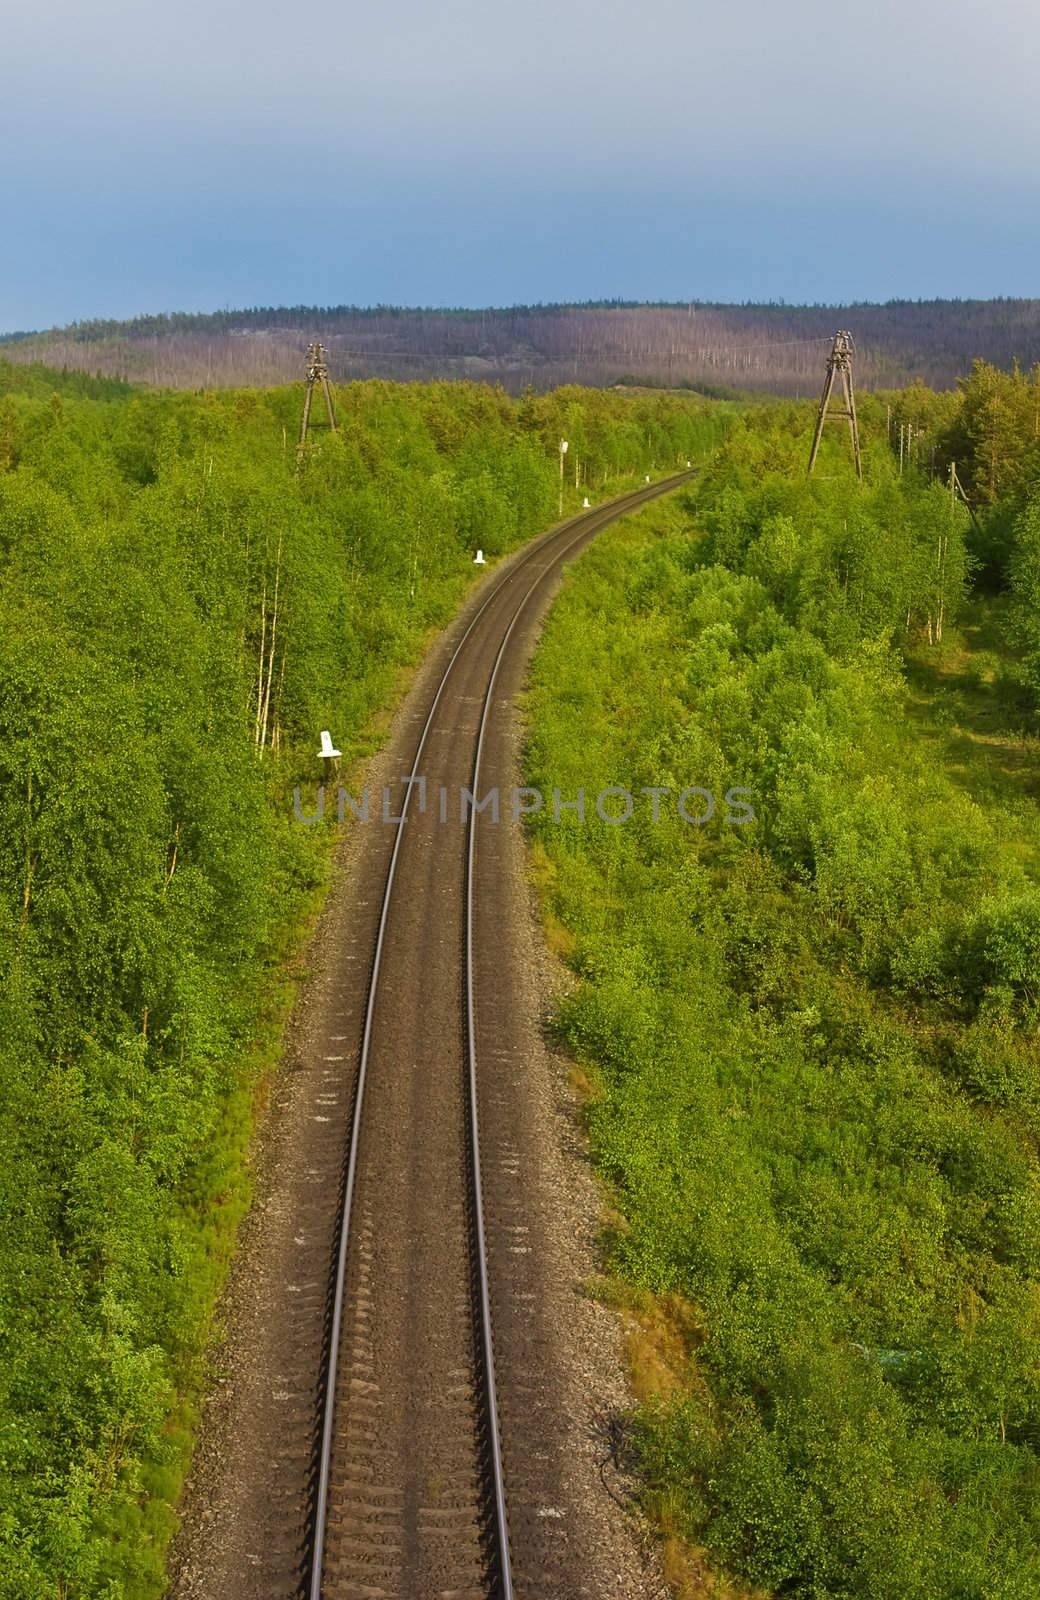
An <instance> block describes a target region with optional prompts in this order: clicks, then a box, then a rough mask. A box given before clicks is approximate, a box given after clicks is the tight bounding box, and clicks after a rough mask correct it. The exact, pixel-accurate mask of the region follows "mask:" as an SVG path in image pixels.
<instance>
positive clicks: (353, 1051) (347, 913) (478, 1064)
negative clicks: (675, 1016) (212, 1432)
mask: <svg viewBox="0 0 1040 1600" xmlns="http://www.w3.org/2000/svg"><path fill="white" fill-rule="evenodd" d="M689 476H690V474H689V473H683V474H680V475H679V476H677V477H673V478H669V479H667V480H664V481H662V482H659V483H656V484H653V485H650V486H644V487H642V488H640V489H638V490H635V491H633V492H632V493H630V494H627V495H623V496H621V497H620V498H618V499H616V500H614V501H611V502H610V503H608V504H607V505H605V506H602V507H599V508H597V509H596V510H594V511H592V512H588V513H585V514H583V515H581V516H578V517H575V518H573V519H571V520H570V521H569V522H566V523H564V524H562V525H561V526H560V527H558V528H556V529H553V530H551V531H550V532H549V533H548V534H546V535H543V536H542V537H541V538H540V539H538V540H536V541H535V542H534V543H533V544H532V545H530V546H528V547H527V548H526V549H525V550H524V551H522V552H521V553H520V554H518V555H517V556H515V557H514V558H513V559H512V560H511V561H510V562H509V563H508V564H506V565H505V566H504V567H503V568H502V569H500V571H499V572H498V573H496V574H494V575H492V576H491V577H490V579H489V584H490V587H488V588H487V589H486V592H484V591H481V592H478V595H477V596H476V597H475V598H474V600H473V601H472V602H471V603H470V605H469V607H468V608H467V610H466V611H465V612H464V613H463V616H462V618H461V619H460V622H459V623H458V624H457V625H456V629H455V632H454V635H453V636H449V637H448V639H447V641H446V643H445V646H444V658H443V660H442V662H441V666H440V669H439V670H438V673H437V675H436V677H434V678H433V679H432V680H431V681H430V689H429V691H428V692H427V694H426V696H425V703H420V705H419V706H418V708H417V709H416V710H415V712H414V721H413V723H412V734H411V741H412V742H411V746H410V750H411V754H410V756H409V757H406V760H405V763H404V764H403V767H402V769H401V770H400V777H401V780H402V781H401V782H400V783H399V784H398V785H397V788H396V798H397V807H396V814H395V813H393V812H392V813H391V818H392V826H383V825H382V820H381V819H379V818H378V816H377V815H375V816H373V820H372V821H371V822H370V823H369V825H368V827H367V829H364V830H355V834H356V833H357V832H361V831H363V832H364V838H363V840H362V841H361V855H360V861H359V870H358V873H357V874H356V883H357V889H356V894H355V896H354V897H353V899H352V901H351V902H350V904H349V905H348V906H347V907H345V909H344V912H343V914H342V916H341V918H340V920H339V922H338V923H337V924H336V926H335V928H334V931H333V937H334V938H335V940H336V943H335V948H334V949H332V950H331V952H330V953H329V955H328V959H327V962H326V965H327V968H328V971H329V972H330V974H331V975H332V976H331V981H330V987H329V989H328V992H327V995H326V997H325V1001H324V1003H323V1006H322V1008H321V1010H320V1014H319V1019H318V1025H317V1026H318V1034H317V1036H316V1039H315V1041H314V1042H313V1045H312V1048H315V1049H317V1050H319V1051H320V1052H321V1055H320V1063H321V1074H320V1080H319V1082H318V1084H317V1089H316V1092H315V1093H314V1095H313V1101H312V1109H311V1110H310V1111H309V1113H308V1115H309V1118H310V1124H311V1132H310V1134H309V1135H308V1142H307V1148H308V1162H309V1165H308V1167H307V1170H306V1171H305V1172H303V1173H301V1174H300V1175H299V1178H298V1189H297V1191H296V1193H295V1194H293V1195H291V1196H290V1197H289V1199H288V1205H289V1207H290V1208H291V1217H292V1220H291V1228H292V1230H293V1231H292V1245H291V1249H292V1251H293V1252H295V1253H294V1254H293V1255H292V1256H291V1257H288V1256H287V1257H286V1260H287V1267H286V1277H287V1279H288V1281H287V1282H285V1285H284V1296H282V1297H281V1299H282V1301H283V1305H276V1304H274V1303H272V1307H271V1311H270V1317H269V1329H268V1332H269V1334H270V1349H269V1351H268V1352H267V1355H266V1359H268V1360H270V1361H271V1362H272V1372H273V1376H274V1380H275V1383H276V1385H277V1387H276V1388H275V1389H273V1390H272V1391H271V1398H270V1400H269V1401H268V1402H267V1403H268V1405H269V1406H270V1407H271V1408H272V1416H273V1417H274V1422H273V1425H272V1426H271V1427H268V1428H267V1430H266V1431H267V1433H268V1434H269V1435H272V1436H273V1437H274V1438H275V1439H276V1444H275V1446H274V1448H273V1449H272V1452H271V1457H270V1459H269V1460H266V1461H264V1462H261V1463H257V1467H256V1473H255V1478H254V1480H253V1484H254V1487H253V1488H252V1490H251V1493H252V1494H253V1500H254V1503H253V1504H252V1505H250V1506H247V1507H245V1515H244V1518H243V1519H242V1520H243V1521H244V1522H245V1523H247V1524H248V1523H253V1524H255V1529H254V1528H251V1529H250V1531H249V1539H250V1541H251V1543H250V1547H249V1550H248V1553H247V1555H246V1560H247V1561H248V1562H249V1563H250V1564H251V1566H252V1568H253V1572H252V1576H251V1577H250V1576H249V1575H248V1574H247V1575H245V1579H244V1581H242V1582H241V1585H240V1586H239V1587H238V1588H237V1590H236V1593H238V1594H241V1595H243V1596H246V1595H250V1596H251V1595H253V1594H254V1593H257V1594H262V1595H263V1596H264V1597H265V1600H276V1597H277V1600H282V1597H284V1600H290V1597H292V1600H303V1597H306V1600H514V1597H515V1600H578V1597H579V1596H584V1595H585V1594H586V1593H587V1592H588V1591H587V1589H586V1587H585V1585H584V1581H583V1577H582V1557H581V1539H580V1535H579V1534H578V1533H577V1532H576V1529H575V1525H574V1523H575V1519H574V1518H573V1517H572V1516H570V1515H569V1514H568V1511H567V1504H566V1492H565V1490H564V1488H563V1487H562V1476H561V1470H560V1465H559V1461H558V1455H559V1433H560V1419H559V1409H558V1396H557V1395H556V1392H555V1390H554V1386H553V1374H552V1365H553V1362H552V1353H553V1349H554V1344H553V1337H554V1330H553V1329H552V1328H550V1327H548V1326H547V1324H546V1317H545V1314H544V1312H543V1307H542V1304H541V1302H542V1300H543V1298H544V1297H543V1295H542V1293H541V1292H540V1291H541V1287H542V1280H541V1278H540V1254H541V1237H542V1234H541V1229H542V1227H543V1223H542V1222H540V1221H539V1213H538V1208H539V1205H543V1207H544V1198H545V1197H543V1196H539V1195H538V1194H537V1193H536V1192H535V1186H534V1185H530V1186H528V1184H527V1179H528V1178H529V1176H530V1171H531V1163H530V1162H529V1159H528V1157H529V1150H528V1144H527V1143H526V1142H525V1137H526V1136H525V1132H524V1124H525V1119H526V1117H527V1107H526V1095H527V1087H526V1076H525V1062H524V1060H523V1059H522V1050H520V1049H519V1048H518V1047H517V1045H516V1037H517V1029H516V1026H515V1019H514V1016H513V1010H512V1008H513V1006H514V1004H515V999H514V993H515V989H516V973H517V964H518V957H517V953H516V950H515V948H514V947H513V945H512V943H511V939H512V935H511V923H512V922H514V921H515V918H511V917H510V915H509V914H508V912H509V899H510V885H512V884H513V883H515V879H514V878H513V877H512V876H511V874H512V873H513V871H514V866H515V864H514V863H512V860H511V856H510V851H511V850H512V849H515V829H514V827H513V824H512V821H511V819H510V817H509V812H508V803H506V804H505V805H504V806H503V810H502V813H501V820H500V821H499V822H497V823H496V822H495V820H494V818H493V816H492V814H491V811H490V808H489V809H486V810H484V811H477V810H476V809H474V808H471V807H470V808H467V814H466V815H464V816H463V815H462V811H461V808H460V806H459V795H460V792H461V791H462V790H463V789H465V790H468V791H471V792H472V793H473V794H478V795H481V794H486V793H487V791H488V790H489V789H490V788H492V787H494V786H496V785H500V786H504V787H508V786H509V785H511V784H512V783H513V782H514V781H515V780H514V775H513V773H512V771H511V765H512V759H513V757H512V745H511V742H510V740H511V736H512V730H511V727H510V721H509V718H510V707H511V702H512V699H513V696H514V695H515V693H516V691H517V690H518V689H519V688H520V687H521V685H522V682H523V675H524V671H525V669H526V665H527V661H528V659H529V656H530V652H531V649H532V648H533V643H534V638H535V634H536V630H537V626H538V623H539V621H540V618H541V616H542V614H543V613H544V610H545V608H546V606H547V605H548V603H549V600H550V598H551V595H552V593H553V590H554V587H555V585H556V583H557V582H558V579H559V576H560V572H561V568H562V566H563V563H564V562H565V560H566V559H567V557H568V556H571V555H573V554H575V553H576V552H577V551H579V550H580V549H581V548H582V547H583V546H584V545H585V544H587V543H588V542H589V541H590V540H591V539H592V538H593V537H594V536H595V535H596V534H597V533H598V532H600V531H601V529H603V528H604V527H606V526H607V525H608V524H609V523H611V522H613V521H616V520H617V519H618V518H620V517H622V516H624V515H625V514H626V513H628V512H631V511H635V510H637V509H638V508H639V507H640V506H642V505H644V504H645V503H646V502H648V501H650V500H651V499H654V498H656V497H657V496H658V495H660V494H663V493H666V492H668V491H670V490H672V489H674V488H676V487H678V486H679V485H680V484H681V483H682V482H684V481H685V480H686V479H687V478H688V477H689ZM404 737H405V738H407V733H406V734H405V736H404ZM405 748H406V747H405ZM409 760H410V772H409V770H408V762H409ZM391 770H392V769H391ZM396 775H397V774H395V776H396ZM406 776H410V777H411V778H412V779H413V780H414V781H413V782H412V783H410V784H406V783H405V781H404V779H405V777H406ZM419 779H424V780H425V787H424V788H423V787H420V784H419V782H418V780H419ZM442 790H443V792H444V793H445V795H446V796H447V803H445V802H444V801H442V800H441V799H440V794H441V791H442ZM373 800H374V802H375V804H374V806H373V810H374V811H378V809H379V808H378V799H377V797H376V796H373ZM514 893H515V891H514ZM550 1204H551V1197H550ZM274 1363H277V1370H275V1369H274ZM220 1588H221V1585H219V1584H218V1589H220Z"/></svg>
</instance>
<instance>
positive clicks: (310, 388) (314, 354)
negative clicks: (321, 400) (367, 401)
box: [300, 342, 336, 450]
mask: <svg viewBox="0 0 1040 1600" xmlns="http://www.w3.org/2000/svg"><path fill="white" fill-rule="evenodd" d="M327 356H328V351H327V350H326V348H325V346H324V345H323V344H318V343H317V342H315V343H314V344H312V345H311V346H310V347H309V348H308V350H307V392H306V394H305V395H304V397H303V419H302V421H301V422H300V449H301V450H302V449H303V447H304V445H305V444H306V443H307V428H308V425H309V423H310V420H311V400H312V399H313V397H314V389H315V385H316V384H319V383H320V384H321V392H322V394H323V395H324V396H325V410H326V411H327V412H328V417H329V428H330V429H331V431H332V432H333V433H335V431H336V413H335V411H333V409H332V390H331V389H330V388H329V367H328V362H327V360H326V357H327Z"/></svg>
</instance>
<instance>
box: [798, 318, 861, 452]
mask: <svg viewBox="0 0 1040 1600" xmlns="http://www.w3.org/2000/svg"><path fill="white" fill-rule="evenodd" d="M855 350H856V347H855V345H854V344H853V342H852V335H851V333H849V332H848V330H847V329H844V328H842V329H839V331H838V332H837V333H836V334H835V335H834V346H833V348H832V350H831V353H830V356H829V357H828V359H827V376H826V377H825V378H824V380H823V393H822V394H821V396H820V409H819V411H818V412H817V414H816V432H815V433H814V434H813V442H812V450H811V451H810V452H809V471H810V472H812V470H813V468H814V467H815V465H816V455H817V452H818V451H819V448H820V440H821V439H822V438H823V425H824V423H825V422H826V421H827V414H828V410H829V408H830V403H831V394H832V393H833V390H834V380H835V378H838V377H840V378H841V392H842V395H843V397H844V400H845V405H844V407H843V409H842V410H840V411H835V412H833V413H832V414H833V415H834V416H835V417H846V418H847V419H848V424H849V435H850V437H851V439H852V455H853V459H854V460H855V463H856V476H857V478H859V479H860V480H862V478H863V462H862V461H861V459H860V453H859V422H858V421H857V419H856V393H855V390H854V388H853V385H852V357H853V355H854V354H855Z"/></svg>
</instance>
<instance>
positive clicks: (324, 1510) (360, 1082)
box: [309, 471, 693, 1600]
mask: <svg viewBox="0 0 1040 1600" xmlns="http://www.w3.org/2000/svg"><path fill="white" fill-rule="evenodd" d="M692 476H693V474H692V472H689V471H687V472H682V473H678V474H676V475H674V476H672V477H670V478H666V479H659V480H658V482H657V483H655V484H653V485H651V486H649V487H645V486H644V487H641V488H639V489H636V490H631V491H630V492H629V493H628V494H626V495H619V496H618V498H617V499H616V500H612V501H608V502H607V504H606V505H604V506H598V507H597V508H596V510H595V511H592V512H590V513H588V514H586V515H585V516H579V517H573V518H570V519H569V520H568V521H567V522H565V523H564V524H563V525H562V526H561V527H557V528H552V529H550V530H549V531H548V532H547V533H545V534H544V535H542V537H541V538H539V539H537V540H535V541H534V543H533V544H532V546H531V548H530V549H529V550H528V551H527V552H526V554H525V555H524V556H522V557H521V559H520V560H519V561H516V562H513V563H512V564H511V565H510V566H509V567H508V568H507V569H506V570H505V571H504V572H503V573H502V576H501V577H500V579H499V581H498V582H497V583H496V584H495V586H494V588H492V589H491V591H490V593H489V594H488V595H487V597H486V598H485V599H484V601H483V602H482V603H481V605H480V606H479V608H478V609H477V611H476V612H475V613H474V615H473V617H472V618H471V619H470V622H469V624H468V626H467V627H466V630H465V632H464V633H463V635H462V637H461V638H460V640H459V642H458V644H457V645H456V646H455V649H454V650H453V652H452V654H451V658H450V659H449V661H448V664H447V666H446V667H445V669H444V672H443V674H442V676H441V680H440V682H439V684H438V686H437V692H436V694H435V695H434V697H433V700H432V702H431V705H430V709H429V713H428V714H427V717H426V721H425V722H424V724H423V728H422V732H421V734H420V736H419V742H418V744H417V746H416V750H415V756H414V757H413V760H412V770H411V772H410V774H409V776H408V778H407V779H406V780H404V781H406V782H407V784H408V787H407V790H406V792H405V796H404V800H403V802H402V804H401V815H400V817H399V818H398V819H397V831H396V833H395V835H394V844H393V850H392V852H391V855H390V864H389V867H388V868H387V875H386V883H385V886H384V889H383V901H382V906H381V908H380V913H379V924H378V929H377V932H376V943H375V952H374V954H373V958H372V967H371V975H370V978H369V989H368V998H367V1002H366V1006H365V1021H364V1029H363V1033H362V1040H361V1053H360V1057H359V1061H358V1073H357V1080H356V1083H355V1088H354V1109H353V1116H352V1119H351V1132H350V1149H349V1155H348V1160H347V1175H346V1181H345V1184H344V1195H343V1203H342V1207H341V1210H340V1226H339V1247H338V1251H337V1258H336V1279H335V1287H334V1291H333V1306H332V1325H331V1330H330V1334H329V1344H328V1351H327V1355H326V1362H325V1367H326V1383H325V1402H324V1408H323V1420H322V1434H321V1446H320V1453H319V1461H318V1492H317V1499H316V1503H315V1510H314V1524H313V1525H314V1537H313V1543H312V1550H311V1575H310V1587H309V1600H322V1589H323V1571H322V1569H323V1565H324V1554H325V1529H326V1520H327V1515H328V1501H329V1485H330V1481H331V1476H332V1443H333V1432H334V1428H335V1420H336V1416H335V1414H336V1367H337V1364H338V1356H339V1345H340V1337H341V1333H342V1326H343V1309H344V1298H345V1292H346V1278H347V1257H348V1252H349V1245H350V1224H351V1216H352V1209H353V1201H354V1189H355V1184H356V1179H357V1166H358V1151H359V1148H360V1143H361V1124H362V1114H363V1110H364V1098H365V1083H366V1079H367V1075H368V1062H369V1055H370V1051H371V1044H372V1032H373V1024H374V1018H375V1006H376V992H377V989H378V984H379V972H380V967H381V964H382V955H383V945H384V941H385V938H386V928H387V922H388V919H389V912H390V900H391V894H392V891H393V885H394V878H395V875H396V872H397V861H398V857H399V855H400V851H401V843H402V840H403V837H404V825H405V822H406V820H407V816H408V809H409V803H410V801H411V797H412V789H413V787H414V785H415V783H416V782H417V781H418V779H419V776H420V774H419V763H420V761H421V760H422V754H423V751H424V749H425V748H426V740H427V737H428V735H429V732H430V728H431V726H432V724H433V719H434V716H435V714H436V711H437V707H438V705H439V704H440V700H441V696H442V695H443V693H444V689H445V687H446V685H447V682H448V679H449V677H450V676H451V671H452V668H453V667H454V666H455V663H456V662H457V661H458V659H459V656H460V655H461V654H462V651H463V649H464V648H465V645H466V643H467V641H468V640H469V638H470V636H471V635H472V633H473V631H474V629H475V628H476V626H477V623H478V622H479V621H480V619H481V617H482V616H483V615H484V613H485V611H487V609H488V607H489V606H490V605H491V603H492V601H493V600H495V599H496V598H497V597H498V595H500V594H501V593H502V591H503V589H505V587H506V586H507V584H509V583H510V582H511V581H512V579H513V578H514V577H515V575H516V573H518V572H519V571H521V570H522V569H523V568H524V567H526V566H528V565H529V563H530V562H531V561H533V560H534V559H535V558H536V556H538V555H540V554H542V553H544V552H545V550H546V549H547V547H549V546H551V545H553V544H554V542H555V541H556V540H558V539H559V538H560V537H561V535H563V534H564V533H566V532H567V531H569V530H573V528H574V526H575V524H576V523H577V524H579V527H580V531H579V532H578V533H577V534H576V535H575V537H574V538H573V539H571V540H569V541H568V542H567V543H566V544H565V545H564V547H563V549H562V550H560V551H559V552H556V553H555V554H554V555H553V559H552V562H551V565H555V564H556V562H558V561H561V560H563V559H564V558H565V557H566V556H567V554H568V553H569V552H570V551H571V550H572V549H573V548H574V546H575V545H577V544H580V543H581V541H582V539H584V538H586V537H587V536H589V535H590V534H595V533H599V532H600V531H601V530H602V528H603V527H608V526H609V525H610V523H612V522H615V521H617V520H618V519H619V518H620V517H622V516H624V515H625V513H626V511H627V510H635V509H636V508H637V507H638V506H640V505H642V504H644V503H645V502H647V501H649V500H652V499H655V498H656V497H657V496H658V495H660V494H664V493H667V492H668V491H669V490H671V489H674V488H677V487H678V486H679V484H680V483H683V482H685V481H686V480H687V479H689V478H690V477H692ZM546 570H547V569H544V568H543V569H542V571H540V572H539V574H538V576H537V578H536V579H535V581H534V583H532V584H531V586H530V588H529V589H528V590H527V592H526V593H525V595H524V597H523V599H522V600H521V602H520V604H519V606H518V607H517V609H516V611H515V612H514V614H513V617H512V619H511V621H510V623H509V626H508V628H507V630H506V634H505V636H504V638H503V640H502V642H501V645H500V647H499V651H498V654H497V656H496V658H495V663H494V667H493V669H492V674H491V680H490V682H489V686H488V691H487V695H486V697H485V701H484V708H483V713H482V716H481V723H480V731H479V734H478V743H477V750H476V753H475V756H474V780H473V782H474V789H473V793H474V797H475V796H476V782H477V772H478V768H479V758H480V752H481V747H482V745H483V737H484V729H485V726H486V722H487V715H488V708H489V705H490V698H491V691H492V689H493V686H494V681H495V679H496V677H497V674H498V669H499V666H500V664H501V661H502V657H503V655H504V653H505V647H506V644H507V643H508V640H509V638H510V636H511V634H512V632H513V628H514V627H515V625H516V622H517V620H518V618H519V616H520V613H521V612H522V611H523V609H524V607H525V606H526V605H527V602H528V601H529V600H530V598H531V596H532V594H533V593H534V592H535V590H536V589H537V587H538V584H539V583H540V582H541V580H542V578H543V577H544V576H545V571H546ZM473 821H474V814H473V813H472V812H471V816H470V830H471V831H470V838H469V847H468V854H467V863H466V885H467V887H466V894H467V901H466V906H467V910H466V1003H467V1034H468V1055H469V1079H470V1126H471V1132H472V1137H473V1140H474V1144H473V1150H474V1194H475V1203H476V1213H475V1217H476V1226H477V1235H478V1265H479V1273H480V1287H481V1310H482V1317H483V1330H482V1333H483V1349H484V1359H485V1383H486V1385H487V1390H488V1422H489V1429H490V1433H491V1440H492V1461H493V1472H494V1479H495V1508H496V1527H497V1530H498V1543H499V1559H500V1564H501V1570H502V1577H503V1592H502V1600H512V1596H513V1588H512V1577H511V1572H510V1556H509V1532H508V1522H507V1519H506V1506H505V1481H504V1474H503V1470H502V1455H501V1442H500V1438H499V1428H498V1411H497V1403H496V1391H495V1379H494V1359H493V1351H492V1338H491V1308H490V1295H489V1289H488V1277H487V1259H486V1245H485V1233H484V1220H483V1201H482V1191H481V1184H480V1164H479V1145H478V1143H477V1140H478V1137H479V1135H478V1128H477V1105H476V1057H475V1043H474V1031H473V1019H474V1008H473V992H472V927H473V919H472V904H471V897H472V867H473V852H474V836H473V832H472V826H473Z"/></svg>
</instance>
